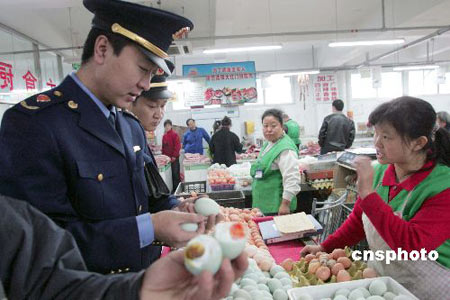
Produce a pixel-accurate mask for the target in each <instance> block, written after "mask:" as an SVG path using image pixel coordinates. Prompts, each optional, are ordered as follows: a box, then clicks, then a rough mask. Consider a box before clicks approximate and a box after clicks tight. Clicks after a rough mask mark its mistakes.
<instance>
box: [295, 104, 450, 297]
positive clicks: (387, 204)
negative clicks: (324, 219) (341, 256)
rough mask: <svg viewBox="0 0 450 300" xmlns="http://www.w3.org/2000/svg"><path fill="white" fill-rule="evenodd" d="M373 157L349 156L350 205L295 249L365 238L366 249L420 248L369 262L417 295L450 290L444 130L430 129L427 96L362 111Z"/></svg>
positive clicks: (432, 119) (448, 160) (447, 137)
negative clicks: (420, 255)
mask: <svg viewBox="0 0 450 300" xmlns="http://www.w3.org/2000/svg"><path fill="white" fill-rule="evenodd" d="M369 122H370V124H372V125H373V126H374V127H375V136H374V145H375V148H376V150H377V160H378V162H379V163H380V164H377V165H375V166H374V167H372V165H371V161H370V159H369V158H364V157H361V158H359V159H358V160H357V161H356V162H355V167H356V171H357V173H358V183H357V187H358V193H359V198H358V199H357V201H356V203H355V206H354V209H353V212H352V213H351V214H350V216H349V217H348V218H347V220H346V221H345V222H344V224H342V226H341V227H340V228H339V229H337V230H336V232H335V233H333V234H332V235H330V236H329V237H328V238H327V239H326V240H325V241H324V242H323V243H322V244H321V245H320V246H306V247H305V248H303V250H302V251H301V255H306V254H308V253H311V254H315V253H317V252H318V251H327V252H331V251H332V250H333V249H335V248H343V247H344V246H351V245H355V244H356V243H358V242H359V241H361V240H362V239H364V238H366V239H367V241H368V243H369V247H370V250H372V251H374V252H375V251H377V250H381V251H388V250H394V251H395V252H397V251H398V249H399V248H400V249H401V250H406V251H407V252H408V253H410V252H412V251H414V252H416V251H419V252H420V251H421V250H422V249H425V250H426V251H427V253H429V252H430V251H432V250H435V251H437V253H438V255H439V257H438V259H437V261H433V260H415V261H413V260H395V261H391V262H390V263H386V262H385V261H377V260H375V261H369V265H371V266H372V267H373V268H374V269H375V270H376V271H377V272H378V274H380V275H381V276H391V277H392V278H394V279H395V280H397V281H398V282H399V283H400V284H402V285H403V286H405V287H406V288H407V289H408V290H410V291H411V292H412V293H413V294H414V295H416V296H417V297H418V298H419V299H448V295H449V294H450V226H449V225H448V224H449V220H450V209H449V207H450V168H449V166H450V134H449V132H448V131H446V130H445V129H443V128H439V129H437V130H436V128H435V123H436V113H435V111H434V109H433V107H432V106H431V105H430V104H429V103H428V102H426V101H424V100H421V99H417V98H413V97H406V96H405V97H400V98H397V99H394V100H392V101H389V102H386V103H383V104H381V105H380V106H378V107H377V108H376V109H375V111H373V112H372V113H371V114H370V116H369Z"/></svg>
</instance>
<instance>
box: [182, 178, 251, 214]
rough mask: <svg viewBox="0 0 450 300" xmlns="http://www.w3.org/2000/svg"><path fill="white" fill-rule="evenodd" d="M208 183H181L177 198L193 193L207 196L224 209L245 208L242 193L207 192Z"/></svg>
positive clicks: (225, 191)
mask: <svg viewBox="0 0 450 300" xmlns="http://www.w3.org/2000/svg"><path fill="white" fill-rule="evenodd" d="M206 191H207V189H206V181H195V182H188V183H185V182H181V183H180V184H179V185H178V188H177V189H176V191H175V197H185V198H186V197H190V196H191V192H195V193H197V194H204V195H205V194H206V195H208V197H209V198H211V199H213V200H215V201H216V202H217V203H218V204H219V205H221V206H224V207H235V208H245V196H244V193H243V192H242V191H235V190H219V191H210V192H209V191H208V192H206Z"/></svg>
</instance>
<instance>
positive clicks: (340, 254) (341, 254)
mask: <svg viewBox="0 0 450 300" xmlns="http://www.w3.org/2000/svg"><path fill="white" fill-rule="evenodd" d="M339 257H345V251H344V249H340V248H337V249H334V250H333V252H331V258H333V259H335V260H337V259H338V258H339Z"/></svg>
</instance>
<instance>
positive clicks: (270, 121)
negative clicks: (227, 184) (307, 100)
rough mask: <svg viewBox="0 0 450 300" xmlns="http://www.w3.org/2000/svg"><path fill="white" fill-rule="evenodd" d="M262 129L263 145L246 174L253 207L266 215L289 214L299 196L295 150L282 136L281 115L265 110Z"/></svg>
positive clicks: (291, 142)
mask: <svg viewBox="0 0 450 300" xmlns="http://www.w3.org/2000/svg"><path fill="white" fill-rule="evenodd" d="M262 127H263V134H264V138H265V139H266V142H265V143H264V145H263V146H262V148H261V152H260V153H259V156H258V159H257V161H256V162H255V163H254V164H253V165H252V167H251V170H250V175H251V176H252V177H253V179H254V180H253V184H252V199H253V207H257V208H259V209H260V210H261V211H262V213H264V214H266V215H268V214H279V215H286V214H290V213H291V212H293V211H295V209H296V207H297V199H296V195H297V194H298V193H299V192H300V171H299V168H298V162H297V160H298V148H297V147H296V146H295V144H294V142H293V141H292V140H291V138H290V137H289V136H287V135H286V134H285V133H284V130H283V112H282V111H280V110H278V109H269V110H266V111H265V112H264V113H263V115H262Z"/></svg>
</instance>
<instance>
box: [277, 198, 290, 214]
mask: <svg viewBox="0 0 450 300" xmlns="http://www.w3.org/2000/svg"><path fill="white" fill-rule="evenodd" d="M290 206H291V202H290V201H288V200H284V199H283V200H282V201H281V204H280V208H279V209H278V215H280V216H281V215H288V214H290V213H291V208H290Z"/></svg>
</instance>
